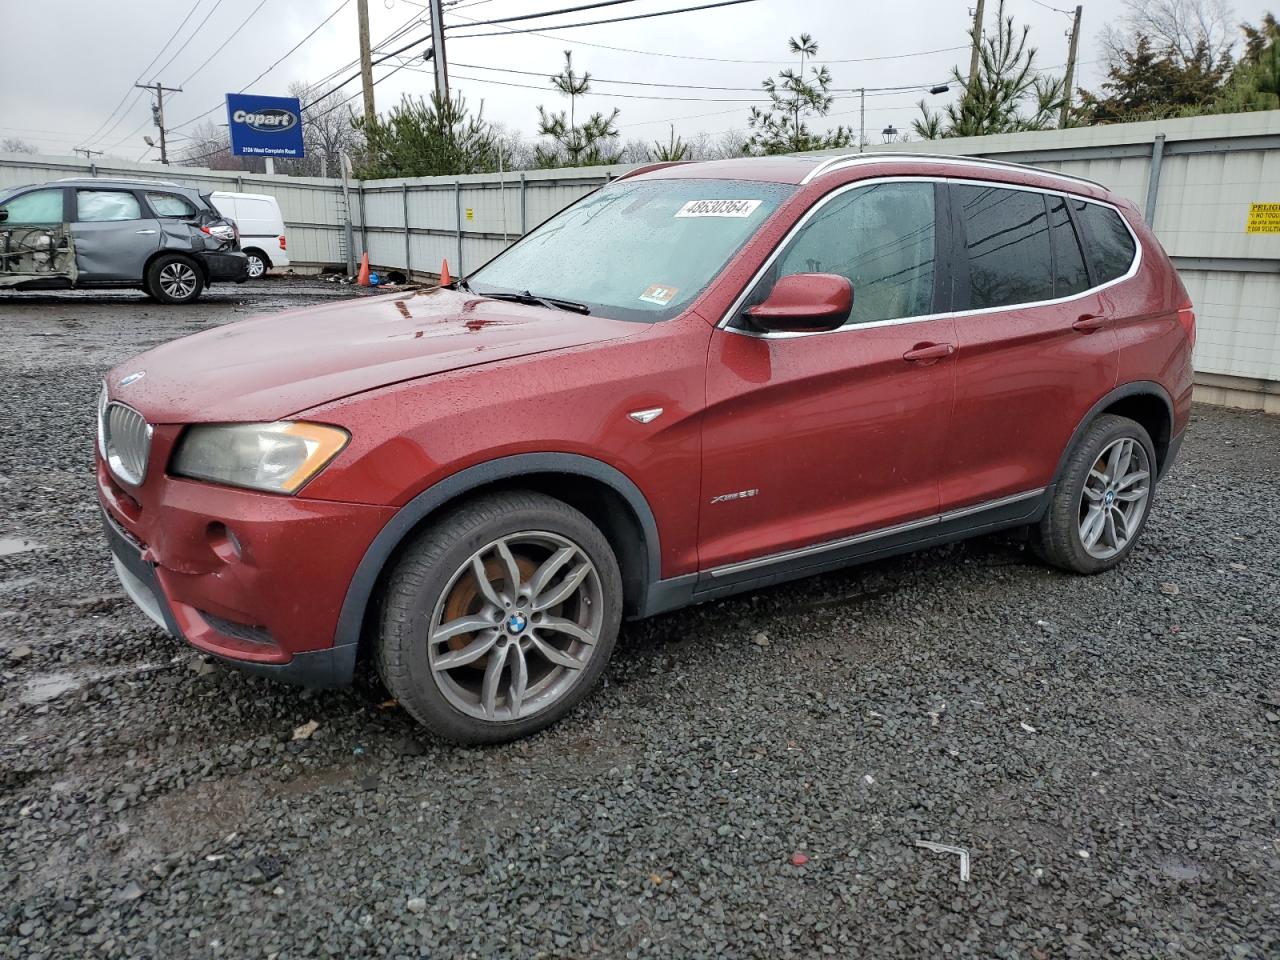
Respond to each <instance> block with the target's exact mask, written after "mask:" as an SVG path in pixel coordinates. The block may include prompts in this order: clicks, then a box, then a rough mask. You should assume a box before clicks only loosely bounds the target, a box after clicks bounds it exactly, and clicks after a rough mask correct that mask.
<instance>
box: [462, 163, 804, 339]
mask: <svg viewBox="0 0 1280 960" xmlns="http://www.w3.org/2000/svg"><path fill="white" fill-rule="evenodd" d="M795 189H796V188H795V187H794V186H792V185H790V184H781V183H754V182H746V181H738V180H636V181H631V180H623V181H620V182H618V183H614V184H611V185H609V186H607V187H604V188H603V189H601V190H599V191H597V192H596V193H593V194H591V195H590V196H588V197H586V198H585V199H583V200H581V201H579V202H578V203H576V204H574V205H573V206H571V207H569V208H568V209H567V210H564V211H562V212H561V213H559V214H557V215H556V216H555V217H553V218H552V219H550V220H548V221H547V222H546V223H544V224H542V226H540V227H538V228H537V229H535V230H534V231H533V232H532V233H530V234H529V235H528V236H527V237H525V238H524V239H523V240H520V241H519V242H517V243H516V244H515V245H513V246H511V247H510V248H508V249H507V250H506V251H505V252H503V253H502V254H500V255H499V256H498V257H497V258H496V259H494V260H492V261H490V262H489V263H488V264H486V265H485V266H484V267H482V268H481V269H480V270H479V271H477V272H476V273H474V274H472V275H471V276H470V277H468V278H467V280H468V283H469V284H470V286H471V289H472V290H474V291H475V292H476V293H479V294H486V293H513V294H522V293H524V292H526V291H528V292H529V293H532V294H535V295H536V296H539V297H547V298H554V299H558V300H567V301H573V302H576V303H581V304H585V305H586V306H587V307H588V308H590V310H591V312H592V313H599V314H602V315H604V316H606V317H611V318H614V319H618V320H642V321H647V322H654V321H657V320H666V319H668V318H670V317H673V316H675V315H676V314H678V313H679V312H680V311H681V310H683V309H684V308H685V307H686V306H688V304H689V303H691V302H692V301H693V299H694V298H695V297H697V296H698V294H700V293H701V292H702V291H703V290H704V289H705V288H706V286H707V284H709V283H710V282H711V281H712V279H714V277H715V276H716V274H718V273H719V272H720V271H721V269H723V267H724V265H725V264H726V263H727V262H728V261H729V259H730V258H731V257H732V256H733V255H734V254H735V253H737V252H738V250H739V249H741V247H742V245H743V244H744V243H746V242H747V240H748V239H749V238H750V237H751V236H752V234H754V233H755V232H756V231H757V230H758V229H759V228H760V225H761V224H763V223H764V222H765V220H766V219H768V217H769V215H770V214H771V213H773V211H774V210H776V209H777V207H778V205H779V204H780V203H782V201H783V200H785V199H786V198H787V197H789V196H790V195H791V194H792V193H794V192H795Z"/></svg>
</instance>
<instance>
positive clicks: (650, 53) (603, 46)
mask: <svg viewBox="0 0 1280 960" xmlns="http://www.w3.org/2000/svg"><path fill="white" fill-rule="evenodd" d="M455 16H456V14H455ZM458 19H460V20H469V21H470V22H469V23H468V26H478V25H479V21H475V20H471V19H470V18H469V17H459V18H458ZM546 29H548V30H558V29H562V28H561V27H555V26H551V27H547V28H546ZM506 32H507V33H512V34H514V33H527V34H529V35H531V36H535V37H542V38H543V39H544V40H555V41H556V42H557V43H576V44H578V45H579V46H583V47H596V48H598V49H600V50H612V51H614V52H616V53H635V54H640V55H642V56H646V57H667V58H669V59H673V60H697V61H701V62H704V63H751V64H790V63H794V62H795V61H794V60H735V59H732V58H729V57H698V56H694V55H692V54H685V53H666V52H664V51H661V50H638V49H636V48H634V47H615V46H611V45H609V44H607V43H592V42H589V41H587V40H578V39H576V38H571V37H558V36H556V35H555V34H553V33H540V32H538V31H536V30H532V29H529V30H516V29H514V28H508V29H507V30H506ZM463 36H470V34H459V39H461V38H462V37H463ZM475 36H497V34H475ZM968 49H969V45H968V44H967V43H966V44H961V45H960V46H958V47H941V48H939V49H937V50H919V51H916V52H915V53H895V54H890V55H886V56H879V57H852V58H846V59H843V60H830V59H822V60H821V62H822V63H873V62H876V61H880V60H907V59H910V58H912V57H927V56H931V55H932V54H935V53H954V52H955V51H957V50H968Z"/></svg>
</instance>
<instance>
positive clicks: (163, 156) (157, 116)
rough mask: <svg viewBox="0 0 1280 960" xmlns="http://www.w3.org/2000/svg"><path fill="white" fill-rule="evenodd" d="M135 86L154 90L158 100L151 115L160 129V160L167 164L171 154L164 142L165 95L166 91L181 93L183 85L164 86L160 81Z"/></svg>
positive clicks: (152, 107)
mask: <svg viewBox="0 0 1280 960" xmlns="http://www.w3.org/2000/svg"><path fill="white" fill-rule="evenodd" d="M134 86H135V87H138V88H140V89H142V90H151V91H154V93H155V95H156V102H155V103H153V104H152V105H151V117H152V119H154V120H155V122H156V127H158V128H159V130H160V162H161V163H164V164H167V163H168V162H169V154H168V151H167V150H166V148H165V142H164V95H165V94H166V93H181V92H182V88H181V87H162V86H161V85H160V82H159V81H156V82H155V83H135V84H134Z"/></svg>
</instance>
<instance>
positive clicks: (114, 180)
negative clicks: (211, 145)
mask: <svg viewBox="0 0 1280 960" xmlns="http://www.w3.org/2000/svg"><path fill="white" fill-rule="evenodd" d="M78 180H103V181H108V182H110V183H150V184H158V185H160V186H164V187H181V186H182V184H180V183H176V182H175V181H173V180H152V179H151V178H150V177H88V176H86V177H59V178H58V179H57V180H51V181H49V182H50V183H73V182H75V181H78Z"/></svg>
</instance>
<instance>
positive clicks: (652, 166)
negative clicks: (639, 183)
mask: <svg viewBox="0 0 1280 960" xmlns="http://www.w3.org/2000/svg"><path fill="white" fill-rule="evenodd" d="M693 162H694V161H692V160H658V161H656V162H654V163H642V164H641V165H640V166H638V167H636V168H635V169H634V170H628V171H627V172H626V173H622V174H619V175H618V176H616V177H614V178H613V182H614V183H617V182H618V181H619V180H626V179H627V178H628V177H638V176H640V174H642V173H652V172H653V171H654V170H662V169H664V168H666V167H681V166H684V165H685V164H686V163H693Z"/></svg>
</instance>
